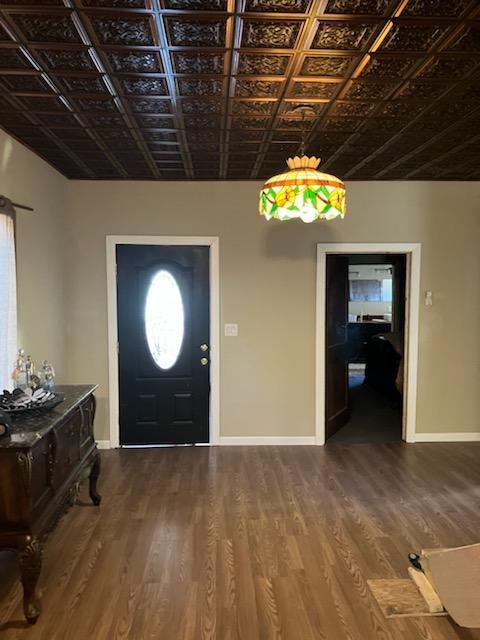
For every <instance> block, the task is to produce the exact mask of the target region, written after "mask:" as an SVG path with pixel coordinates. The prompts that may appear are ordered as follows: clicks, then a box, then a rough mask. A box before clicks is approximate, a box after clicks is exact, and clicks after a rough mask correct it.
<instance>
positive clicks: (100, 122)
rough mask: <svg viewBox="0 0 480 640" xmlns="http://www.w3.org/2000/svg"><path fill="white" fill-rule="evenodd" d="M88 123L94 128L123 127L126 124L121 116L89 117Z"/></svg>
mask: <svg viewBox="0 0 480 640" xmlns="http://www.w3.org/2000/svg"><path fill="white" fill-rule="evenodd" d="M88 121H89V123H90V124H91V125H92V126H93V127H121V126H122V125H124V124H125V121H124V119H123V118H122V116H120V115H89V116H88Z"/></svg>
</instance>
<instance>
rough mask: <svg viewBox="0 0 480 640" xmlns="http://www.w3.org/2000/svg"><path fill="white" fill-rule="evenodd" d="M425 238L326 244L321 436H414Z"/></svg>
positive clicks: (321, 262) (320, 290)
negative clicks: (416, 241) (420, 240)
mask: <svg viewBox="0 0 480 640" xmlns="http://www.w3.org/2000/svg"><path fill="white" fill-rule="evenodd" d="M419 274H420V245H416V244H415V245H400V244H397V243H395V244H386V245H385V244H378V245H377V244H373V245H372V244H368V245H335V244H332V245H319V246H318V262H317V432H316V434H317V443H318V444H324V443H325V442H326V441H327V440H328V441H330V442H332V443H333V442H343V443H355V442H393V441H401V440H406V441H408V442H413V441H414V434H415V406H416V374H417V349H418V337H417V334H418V303H419Z"/></svg>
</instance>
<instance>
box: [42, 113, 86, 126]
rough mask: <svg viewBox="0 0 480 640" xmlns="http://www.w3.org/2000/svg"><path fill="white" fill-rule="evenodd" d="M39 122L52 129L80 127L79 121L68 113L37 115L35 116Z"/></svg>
mask: <svg viewBox="0 0 480 640" xmlns="http://www.w3.org/2000/svg"><path fill="white" fill-rule="evenodd" d="M35 117H36V118H38V120H40V121H41V122H43V123H44V124H46V125H47V126H48V127H49V128H50V129H53V128H58V129H62V128H65V127H78V126H79V124H78V121H77V119H76V118H75V117H74V116H73V115H71V114H70V113H68V112H66V111H62V112H60V111H59V112H58V113H55V114H54V115H52V114H48V115H44V114H41V113H39V114H36V115H35Z"/></svg>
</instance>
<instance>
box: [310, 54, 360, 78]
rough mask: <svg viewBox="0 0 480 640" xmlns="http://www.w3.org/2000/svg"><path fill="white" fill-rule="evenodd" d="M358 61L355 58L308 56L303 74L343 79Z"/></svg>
mask: <svg viewBox="0 0 480 640" xmlns="http://www.w3.org/2000/svg"><path fill="white" fill-rule="evenodd" d="M356 59H357V58H356V57H354V56H306V58H305V60H304V61H303V65H302V70H301V74H302V75H304V76H336V77H343V76H344V75H345V74H346V72H347V71H348V69H349V68H350V66H351V65H352V64H353V61H354V60H356Z"/></svg>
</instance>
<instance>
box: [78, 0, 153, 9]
mask: <svg viewBox="0 0 480 640" xmlns="http://www.w3.org/2000/svg"><path fill="white" fill-rule="evenodd" d="M82 3H83V4H84V5H85V6H86V7H110V8H112V9H114V8H117V9H147V8H148V7H147V6H146V0H82Z"/></svg>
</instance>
